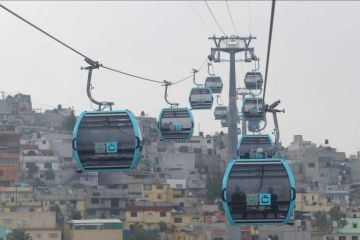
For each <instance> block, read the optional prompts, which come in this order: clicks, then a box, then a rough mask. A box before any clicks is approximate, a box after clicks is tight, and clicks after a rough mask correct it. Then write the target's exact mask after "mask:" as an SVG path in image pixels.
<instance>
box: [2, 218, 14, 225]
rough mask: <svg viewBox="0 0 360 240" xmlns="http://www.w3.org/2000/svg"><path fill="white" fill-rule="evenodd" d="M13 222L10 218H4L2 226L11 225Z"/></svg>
mask: <svg viewBox="0 0 360 240" xmlns="http://www.w3.org/2000/svg"><path fill="white" fill-rule="evenodd" d="M12 223H13V220H12V219H11V218H4V219H3V224H12Z"/></svg>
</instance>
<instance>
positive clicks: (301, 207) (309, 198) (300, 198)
mask: <svg viewBox="0 0 360 240" xmlns="http://www.w3.org/2000/svg"><path fill="white" fill-rule="evenodd" d="M295 205H296V208H295V211H298V212H305V213H316V212H318V211H323V212H328V211H329V210H330V209H331V208H332V207H333V206H334V205H333V204H332V203H330V202H328V200H327V199H326V198H324V197H321V196H320V195H319V194H318V193H297V196H296V200H295Z"/></svg>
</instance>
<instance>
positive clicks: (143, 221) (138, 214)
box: [124, 206, 173, 232]
mask: <svg viewBox="0 0 360 240" xmlns="http://www.w3.org/2000/svg"><path fill="white" fill-rule="evenodd" d="M171 210H172V207H169V206H129V207H126V211H125V227H124V228H125V231H129V232H131V231H132V230H133V229H134V227H135V224H140V225H142V227H143V229H145V230H149V231H153V230H160V228H161V226H160V225H161V224H164V225H165V226H166V228H170V227H171V225H172V221H173V219H172V216H171Z"/></svg>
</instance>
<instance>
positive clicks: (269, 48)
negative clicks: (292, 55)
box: [263, 0, 276, 103]
mask: <svg viewBox="0 0 360 240" xmlns="http://www.w3.org/2000/svg"><path fill="white" fill-rule="evenodd" d="M275 1H276V0H272V4H271V17H270V28H269V40H268V47H267V56H266V67H265V80H264V91H263V103H265V93H266V83H267V78H268V71H269V60H270V50H271V39H272V32H273V25H274V15H275Z"/></svg>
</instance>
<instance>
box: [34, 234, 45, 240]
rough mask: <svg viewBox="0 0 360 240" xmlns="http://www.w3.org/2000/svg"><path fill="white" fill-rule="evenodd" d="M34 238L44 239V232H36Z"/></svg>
mask: <svg viewBox="0 0 360 240" xmlns="http://www.w3.org/2000/svg"><path fill="white" fill-rule="evenodd" d="M34 238H35V239H42V238H43V234H42V233H34Z"/></svg>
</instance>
